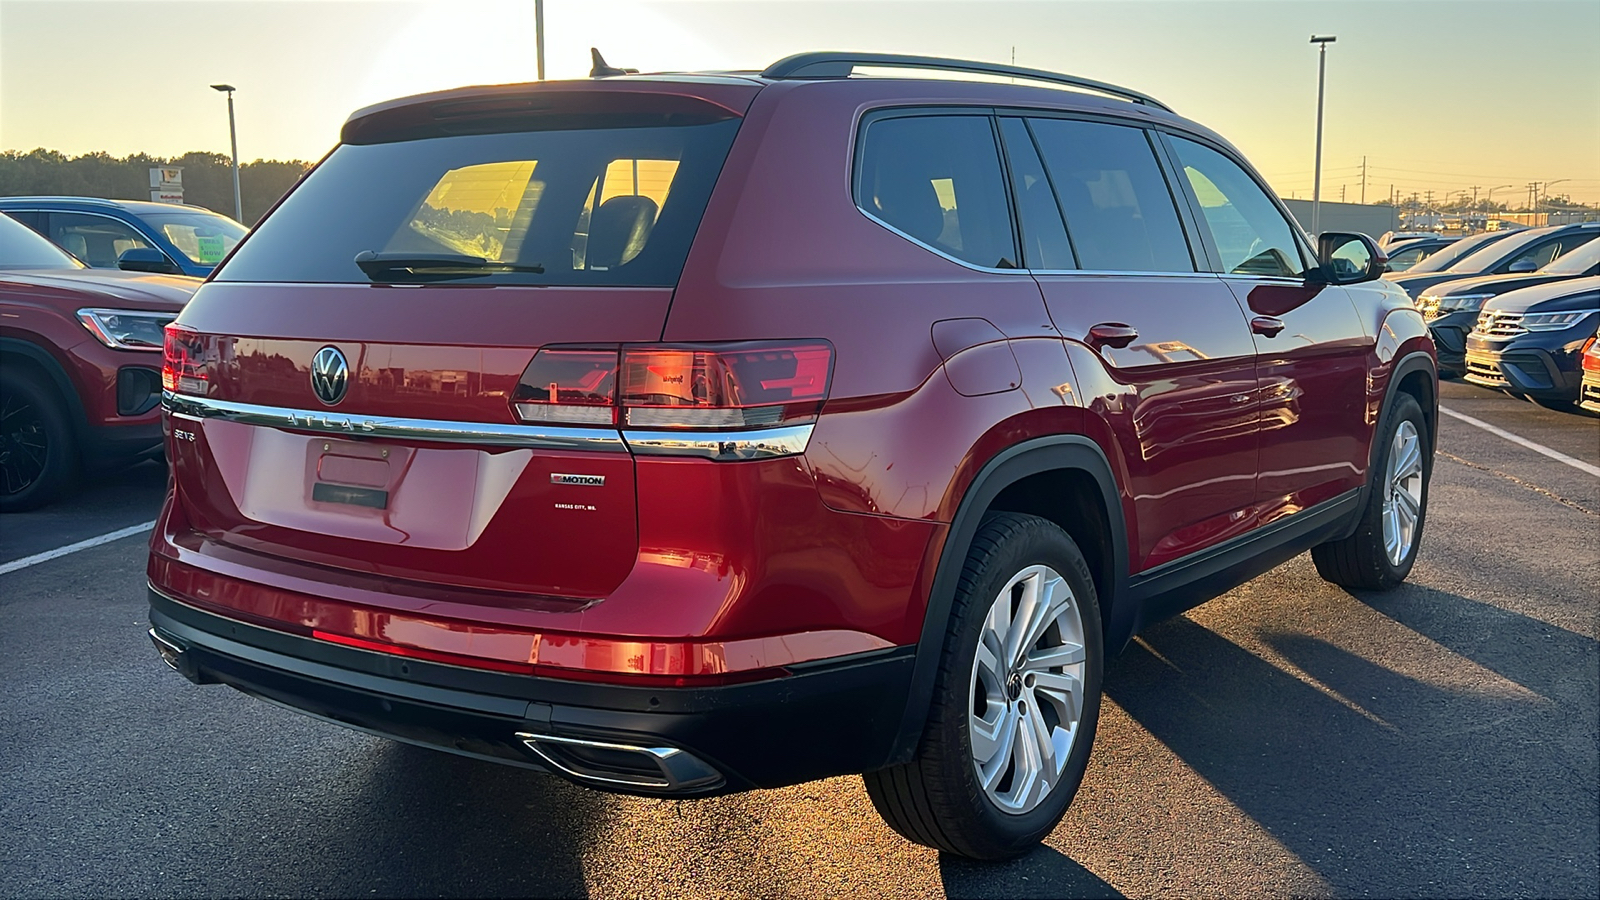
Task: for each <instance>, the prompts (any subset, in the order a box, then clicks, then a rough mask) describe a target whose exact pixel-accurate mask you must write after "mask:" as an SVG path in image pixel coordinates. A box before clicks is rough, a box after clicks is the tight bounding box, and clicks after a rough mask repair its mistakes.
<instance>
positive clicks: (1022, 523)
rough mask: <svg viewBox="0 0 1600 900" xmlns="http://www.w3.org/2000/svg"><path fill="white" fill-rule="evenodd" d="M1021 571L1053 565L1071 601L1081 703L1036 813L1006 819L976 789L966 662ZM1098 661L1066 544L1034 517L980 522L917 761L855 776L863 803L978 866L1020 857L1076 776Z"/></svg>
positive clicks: (1091, 722)
mask: <svg viewBox="0 0 1600 900" xmlns="http://www.w3.org/2000/svg"><path fill="white" fill-rule="evenodd" d="M1030 565H1047V566H1049V567H1051V568H1052V569H1054V570H1055V571H1056V572H1057V573H1058V574H1060V575H1061V576H1062V578H1063V579H1064V580H1065V582H1066V584H1067V586H1068V587H1069V588H1070V589H1071V590H1072V593H1073V597H1074V598H1075V600H1076V601H1077V606H1078V612H1079V616H1080V618H1081V622H1082V630H1083V638H1084V641H1083V646H1084V666H1083V679H1082V685H1083V697H1082V707H1081V713H1080V715H1079V719H1078V730H1077V732H1076V737H1075V738H1074V740H1073V744H1072V749H1071V750H1070V751H1069V753H1068V756H1067V761H1066V763H1065V765H1064V766H1063V767H1062V770H1061V773H1060V775H1059V777H1058V780H1057V782H1056V784H1055V785H1054V786H1053V787H1051V788H1049V792H1048V793H1047V794H1045V796H1044V797H1043V799H1042V800H1041V801H1039V804H1038V805H1037V806H1036V807H1035V808H1033V809H1032V810H1030V811H1028V812H1024V813H1020V814H1014V813H1010V812H1006V811H1003V810H1002V809H1001V808H1000V807H999V806H998V805H996V803H995V801H993V800H992V799H990V797H989V796H988V795H987V794H986V793H985V792H984V790H983V788H982V787H981V785H980V784H979V781H978V778H977V773H976V771H975V770H974V765H973V761H972V747H971V737H970V735H969V733H968V725H967V721H968V714H969V712H970V711H971V706H970V704H971V703H972V702H973V701H972V692H971V688H970V685H971V683H972V682H971V679H972V671H973V664H974V656H975V654H976V652H977V646H978V641H979V636H980V631H981V629H982V627H983V624H984V619H985V617H986V616H987V615H988V613H989V608H990V604H991V603H992V602H993V601H994V600H995V598H997V597H998V596H999V592H1000V591H1001V589H1002V588H1004V587H1005V586H1006V584H1007V583H1008V582H1009V581H1010V580H1011V578H1012V576H1013V575H1015V574H1017V573H1019V572H1021V571H1022V570H1023V569H1024V568H1026V567H1028V566H1030ZM1103 665H1104V650H1103V637H1102V635H1101V631H1100V613H1099V600H1098V597H1097V595H1096V593H1095V588H1094V581H1093V579H1092V578H1090V576H1089V567H1088V565H1087V563H1085V562H1084V559H1083V554H1082V553H1081V552H1079V550H1078V546H1077V545H1076V544H1075V543H1073V540H1072V538H1071V537H1069V536H1068V535H1067V533H1066V532H1064V531H1062V530H1061V529H1060V528H1059V527H1057V526H1056V525H1055V524H1053V523H1051V522H1049V521H1046V520H1045V519H1041V518H1038V517H1036V516H1026V515H1020V514H1017V513H996V514H991V515H990V516H988V517H986V518H985V519H984V521H983V524H982V525H981V526H979V528H978V533H977V535H976V536H975V537H974V538H973V541H972V549H971V551H970V552H969V553H968V554H967V559H966V564H965V566H964V567H963V568H962V571H961V580H960V582H959V584H958V585H957V587H956V595H955V599H954V602H953V604H952V606H951V609H950V619H949V632H948V634H947V636H946V638H945V645H944V651H943V655H942V656H941V658H940V663H939V671H938V675H937V681H936V682H935V686H934V696H933V704H932V707H931V709H930V710H929V713H928V721H927V725H926V726H925V728H924V730H923V735H922V740H921V742H920V744H919V746H918V749H917V755H916V757H915V758H914V759H913V760H912V761H911V762H909V763H905V764H903V765H897V766H890V767H889V768H886V769H881V770H878V771H876V772H868V773H867V774H865V775H864V776H862V778H863V780H864V781H865V782H866V788H867V795H868V796H869V797H871V798H872V805H873V806H875V807H876V808H877V810H878V814H879V815H881V816H882V817H883V819H884V821H885V822H887V823H888V824H889V826H890V827H891V828H893V829H894V830H895V831H897V832H899V833H900V834H901V835H903V836H904V837H906V838H907V839H908V840H911V841H914V842H916V843H919V844H923V845H925V846H928V847H932V848H934V849H936V850H941V851H944V852H946V853H953V854H956V855H958V856H965V857H969V858H972V859H982V860H997V859H1007V858H1010V857H1013V856H1017V855H1020V854H1022V853H1025V852H1027V851H1028V850H1030V849H1031V848H1033V847H1034V846H1035V845H1036V844H1038V843H1039V841H1041V840H1042V839H1043V838H1044V837H1045V836H1046V835H1048V834H1049V833H1050V832H1051V831H1052V830H1053V829H1054V828H1055V827H1056V825H1057V824H1058V823H1059V822H1060V821H1061V817H1062V816H1064V815H1065V814H1066V811H1067V807H1068V806H1069V805H1070V804H1071V803H1072V798H1073V795H1075V794H1076V793H1077V791H1078V785H1079V783H1080V782H1081V781H1082V780H1083V772H1084V769H1085V767H1087V766H1088V764H1089V751H1090V749H1091V747H1092V746H1093V744H1094V735H1095V726H1096V724H1097V722H1098V720H1099V713H1100V678H1101V672H1102V668H1103Z"/></svg>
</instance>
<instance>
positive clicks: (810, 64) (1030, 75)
mask: <svg viewBox="0 0 1600 900" xmlns="http://www.w3.org/2000/svg"><path fill="white" fill-rule="evenodd" d="M856 66H882V67H884V68H892V69H936V70H939V71H944V72H972V73H976V74H979V75H997V76H1001V77H1005V78H1026V79H1028V80H1030V81H1044V82H1048V83H1050V84H1061V85H1066V86H1068V87H1075V88H1083V89H1085V90H1090V91H1095V92H1097V93H1101V94H1109V95H1110V96H1113V97H1119V98H1121V99H1123V100H1129V101H1132V102H1134V103H1140V104H1143V105H1145V106H1153V107H1155V108H1156V109H1160V110H1165V111H1166V112H1172V107H1170V106H1168V105H1166V104H1165V103H1162V102H1161V101H1160V100H1157V99H1156V98H1154V97H1151V96H1150V95H1148V94H1141V93H1139V92H1138V91H1135V90H1130V89H1128V88H1125V87H1118V86H1117V85H1114V84H1107V83H1105V82H1103V81H1095V80H1093V79H1091V78H1079V77H1078V76H1076V75H1063V74H1061V73H1059V72H1046V71H1045V70H1043V69H1024V68H1022V67H1020V66H1007V65H1001V64H1000V63H986V62H974V61H971V60H965V59H944V58H942V57H938V56H902V55H900V54H898V53H834V52H828V51H823V52H818V53H796V54H795V55H794V56H789V57H785V58H784V59H780V60H778V61H777V62H775V63H773V64H772V65H770V66H767V69H766V71H764V72H762V73H761V77H763V78H774V79H788V78H797V79H799V78H818V79H821V78H848V77H849V76H850V73H851V72H852V71H853V70H854V69H855V67H856Z"/></svg>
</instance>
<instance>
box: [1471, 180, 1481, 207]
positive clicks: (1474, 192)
mask: <svg viewBox="0 0 1600 900" xmlns="http://www.w3.org/2000/svg"><path fill="white" fill-rule="evenodd" d="M1480 187H1482V185H1478V184H1475V185H1473V186H1472V205H1473V206H1477V205H1478V188H1480Z"/></svg>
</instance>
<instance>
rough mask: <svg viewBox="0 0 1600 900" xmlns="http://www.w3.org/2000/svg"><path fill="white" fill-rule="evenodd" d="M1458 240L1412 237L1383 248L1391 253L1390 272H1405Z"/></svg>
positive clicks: (1451, 238)
mask: <svg viewBox="0 0 1600 900" xmlns="http://www.w3.org/2000/svg"><path fill="white" fill-rule="evenodd" d="M1458 240H1460V239H1459V238H1453V237H1425V238H1411V239H1407V240H1403V241H1396V242H1394V243H1392V244H1390V245H1389V246H1387V247H1385V248H1383V252H1384V253H1387V254H1388V255H1389V271H1390V272H1404V271H1406V270H1407V269H1409V268H1411V267H1412V266H1414V265H1416V264H1417V263H1419V262H1422V261H1423V260H1425V259H1427V258H1428V257H1430V256H1432V255H1433V254H1435V253H1438V252H1439V251H1440V250H1443V249H1444V248H1446V247H1448V246H1450V245H1451V244H1454V243H1455V242H1456V241H1458Z"/></svg>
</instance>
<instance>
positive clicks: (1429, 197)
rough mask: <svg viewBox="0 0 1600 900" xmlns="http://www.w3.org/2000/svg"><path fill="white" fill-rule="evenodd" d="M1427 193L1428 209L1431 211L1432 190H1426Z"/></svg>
mask: <svg viewBox="0 0 1600 900" xmlns="http://www.w3.org/2000/svg"><path fill="white" fill-rule="evenodd" d="M1427 195H1428V196H1427V202H1428V211H1429V212H1432V211H1433V191H1428V192H1427Z"/></svg>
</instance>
